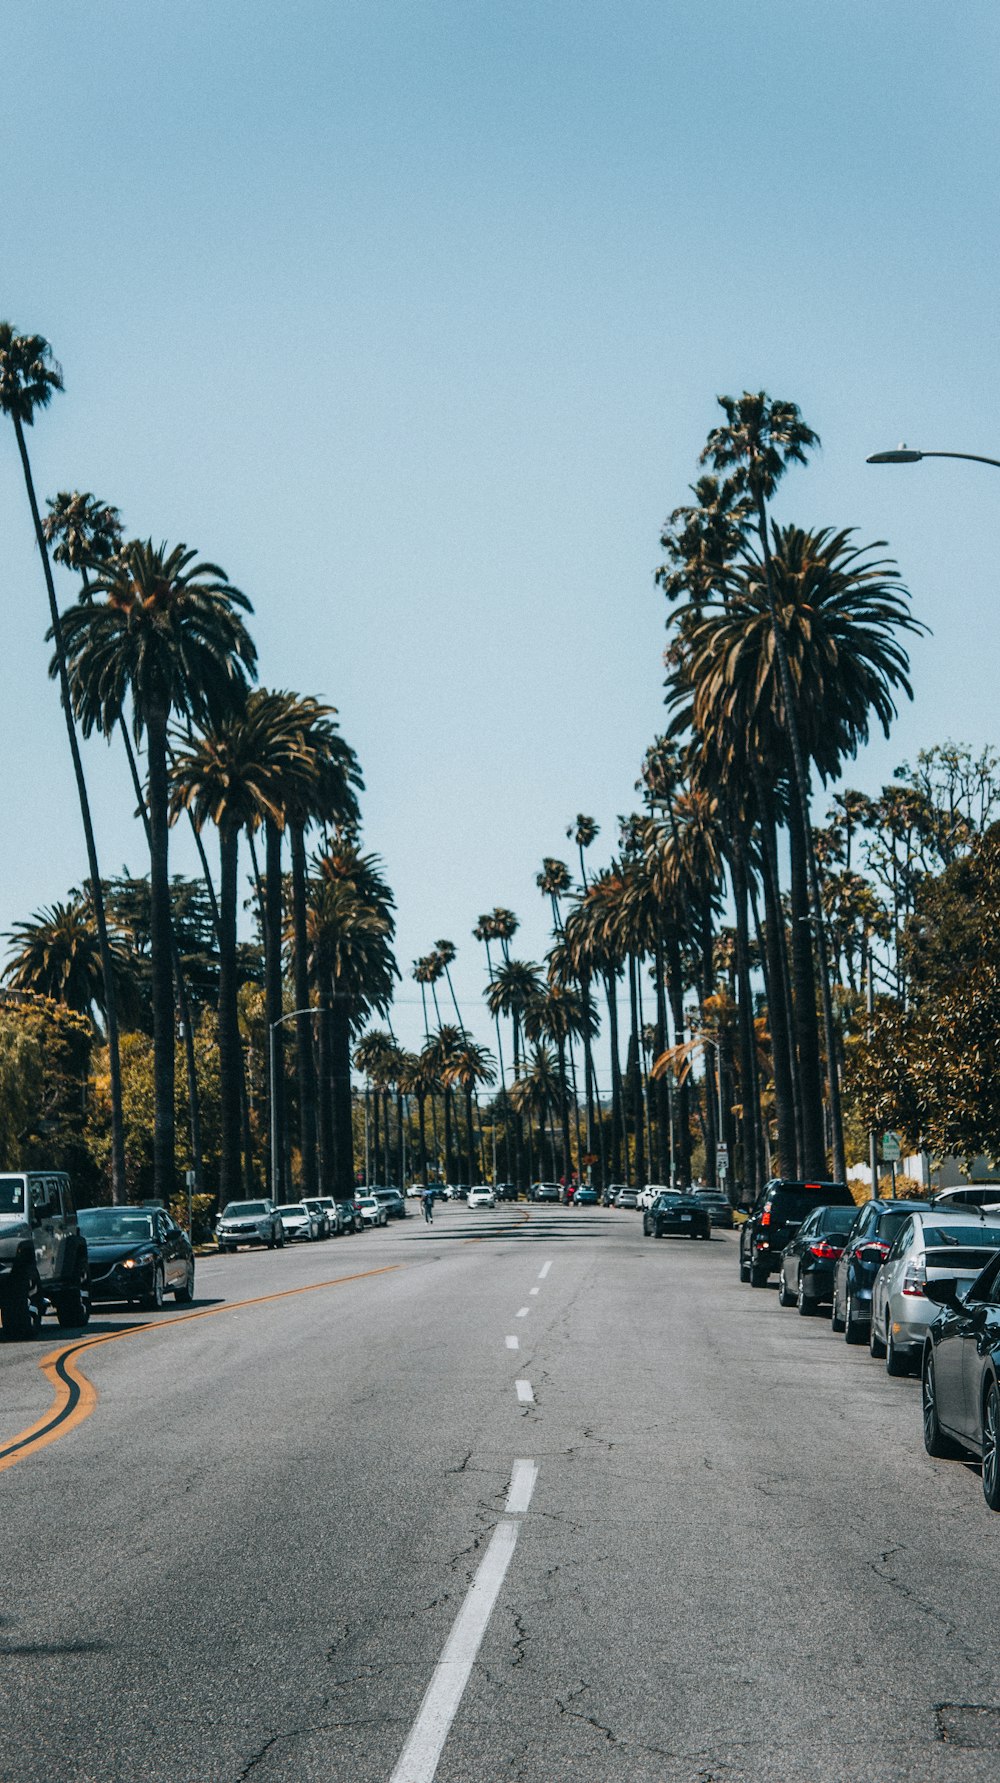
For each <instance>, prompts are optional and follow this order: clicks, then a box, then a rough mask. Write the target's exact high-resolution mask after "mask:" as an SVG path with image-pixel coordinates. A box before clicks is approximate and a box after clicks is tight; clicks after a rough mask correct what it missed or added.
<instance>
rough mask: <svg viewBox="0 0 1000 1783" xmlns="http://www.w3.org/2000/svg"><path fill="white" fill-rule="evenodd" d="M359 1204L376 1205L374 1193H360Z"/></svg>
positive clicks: (364, 1205) (363, 1205)
mask: <svg viewBox="0 0 1000 1783" xmlns="http://www.w3.org/2000/svg"><path fill="white" fill-rule="evenodd" d="M361 1205H362V1207H377V1206H378V1202H377V1201H376V1199H375V1197H374V1195H362V1197H361Z"/></svg>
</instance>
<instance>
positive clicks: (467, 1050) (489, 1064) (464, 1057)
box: [443, 1033, 496, 1182]
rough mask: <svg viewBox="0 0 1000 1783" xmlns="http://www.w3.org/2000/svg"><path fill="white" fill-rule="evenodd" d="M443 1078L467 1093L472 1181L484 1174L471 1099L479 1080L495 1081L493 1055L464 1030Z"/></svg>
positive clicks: (467, 1125) (467, 1133)
mask: <svg viewBox="0 0 1000 1783" xmlns="http://www.w3.org/2000/svg"><path fill="white" fill-rule="evenodd" d="M443 1076H444V1081H445V1082H446V1083H447V1084H455V1085H457V1086H458V1088H459V1089H461V1090H462V1091H463V1093H464V1096H465V1133H466V1145H467V1148H468V1156H469V1172H470V1174H469V1181H470V1182H473V1181H475V1180H476V1179H477V1178H478V1179H479V1180H480V1181H481V1180H482V1176H483V1165H482V1159H481V1158H479V1157H477V1155H476V1144H475V1139H474V1137H473V1131H472V1102H473V1097H474V1095H475V1093H476V1090H477V1089H478V1087H479V1085H480V1084H492V1083H495V1082H496V1071H495V1070H494V1068H493V1059H492V1057H491V1055H490V1053H489V1051H488V1050H487V1048H486V1047H485V1046H480V1045H479V1044H478V1042H477V1041H475V1040H473V1038H472V1036H471V1034H465V1033H463V1035H462V1038H461V1041H460V1042H459V1045H458V1046H457V1047H456V1048H455V1050H454V1052H453V1053H452V1054H451V1056H450V1058H449V1059H448V1061H447V1063H446V1065H445V1067H444V1073H443Z"/></svg>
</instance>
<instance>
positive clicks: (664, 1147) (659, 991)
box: [653, 925, 670, 1182]
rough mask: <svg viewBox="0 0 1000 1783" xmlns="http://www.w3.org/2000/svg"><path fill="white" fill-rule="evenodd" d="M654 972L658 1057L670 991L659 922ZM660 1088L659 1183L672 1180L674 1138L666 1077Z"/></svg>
mask: <svg viewBox="0 0 1000 1783" xmlns="http://www.w3.org/2000/svg"><path fill="white" fill-rule="evenodd" d="M653 963H654V971H655V973H656V1044H655V1046H654V1048H653V1051H654V1053H655V1055H656V1057H657V1058H659V1056H660V1054H661V1053H662V1052H665V1051H666V1045H667V993H666V988H665V986H664V983H663V974H664V963H663V936H662V934H661V933H660V929H659V925H657V931H656V942H655V953H654V962H653ZM655 1084H656V1089H655V1096H656V1175H657V1180H658V1181H659V1182H669V1180H670V1175H669V1172H670V1139H669V1134H668V1131H667V1129H668V1125H669V1121H670V1097H669V1093H668V1090H667V1080H666V1078H665V1077H657V1078H656V1079H655Z"/></svg>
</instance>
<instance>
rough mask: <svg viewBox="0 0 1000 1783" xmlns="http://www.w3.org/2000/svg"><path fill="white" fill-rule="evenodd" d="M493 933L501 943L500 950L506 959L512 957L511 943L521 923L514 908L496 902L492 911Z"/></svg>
mask: <svg viewBox="0 0 1000 1783" xmlns="http://www.w3.org/2000/svg"><path fill="white" fill-rule="evenodd" d="M491 921H492V924H493V933H494V935H495V936H496V938H497V940H498V941H499V943H500V950H501V952H502V954H503V957H504V959H505V960H509V959H510V944H511V942H512V941H513V939H514V936H515V935H516V934H517V931H518V929H519V928H520V924H519V922H518V920H517V917H516V916H515V915H514V912H513V910H507V909H506V908H505V906H504V905H503V904H495V905H494V906H493V910H492V913H491Z"/></svg>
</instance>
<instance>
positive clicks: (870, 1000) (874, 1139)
mask: <svg viewBox="0 0 1000 1783" xmlns="http://www.w3.org/2000/svg"><path fill="white" fill-rule="evenodd" d="M865 955H866V959H865V964H866V966H867V968H868V970H867V975H866V984H865V1006H866V1009H867V1012H868V1024H867V1027H868V1034H867V1038H868V1044H869V1046H870V1045H871V1042H872V1034H873V1033H874V1029H875V980H874V978H873V977H872V941H871V935H870V933H869V932H868V931H866V932H865ZM868 1168H869V1170H870V1171H871V1173H872V1197H873V1198H874V1197H875V1196H877V1194H878V1135H877V1133H875V1131H874V1130H873V1129H869V1133H868ZM893 1178H894V1179H895V1171H893ZM893 1188H894V1189H895V1181H894V1182H893Z"/></svg>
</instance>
